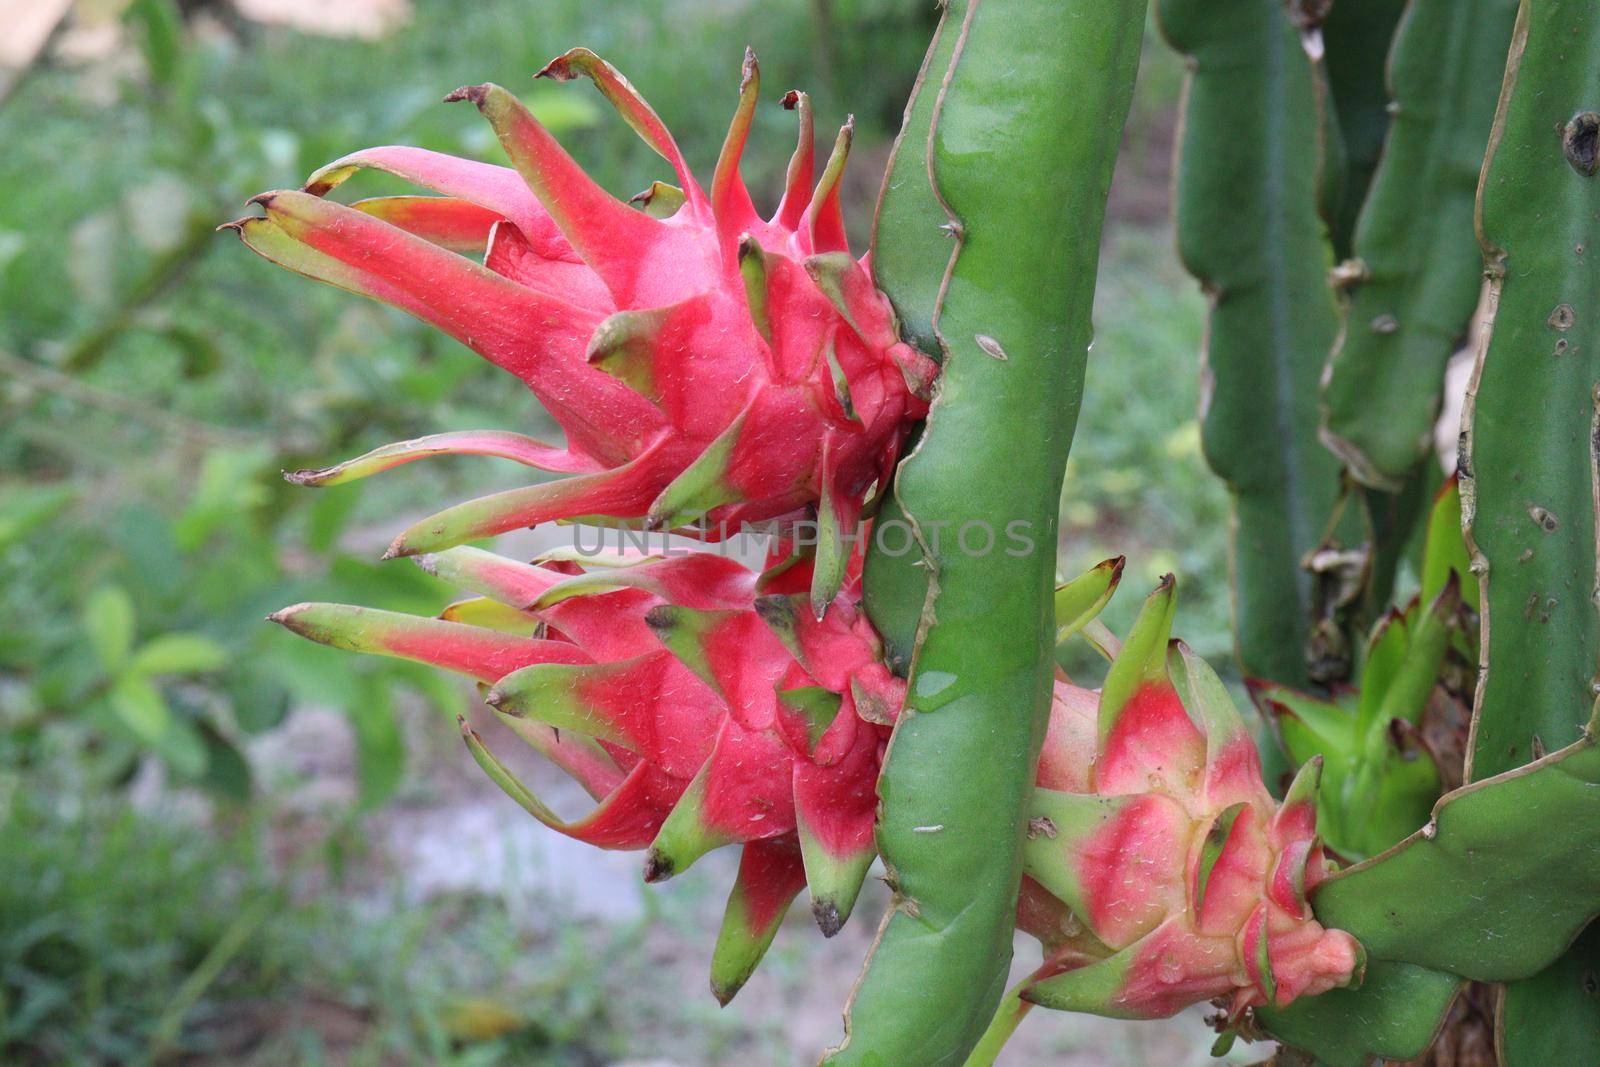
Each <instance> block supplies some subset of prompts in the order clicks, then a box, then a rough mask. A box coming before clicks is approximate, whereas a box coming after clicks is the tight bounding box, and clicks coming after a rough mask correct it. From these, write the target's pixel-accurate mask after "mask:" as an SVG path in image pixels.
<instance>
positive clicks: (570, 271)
mask: <svg viewBox="0 0 1600 1067" xmlns="http://www.w3.org/2000/svg"><path fill="white" fill-rule="evenodd" d="M743 74H744V76H743V80H742V83H741V85H740V90H739V104H738V109H737V110H736V112H735V114H734V118H733V122H732V125H731V126H730V128H729V131H728V135H727V139H726V141H725V142H724V144H723V148H722V152H721V156H720V158H719V159H718V160H717V165H716V171H715V174H714V176H713V178H712V182H711V189H710V192H709V194H708V193H707V192H706V191H704V190H703V189H702V188H701V186H700V185H699V184H698V183H697V182H696V181H695V178H694V175H693V174H692V173H690V170H689V167H688V165H687V164H686V163H685V161H684V158H683V155H682V153H681V152H680V151H679V149H678V146H677V144H676V143H675V142H674V141H673V139H672V136H671V134H670V133H668V131H667V129H666V126H665V125H664V124H663V123H662V121H661V119H660V118H659V117H658V116H657V115H656V113H655V112H654V111H653V110H652V109H651V108H650V105H649V104H648V103H646V102H645V100H644V99H643V98H642V97H641V96H640V95H639V94H638V93H637V91H636V90H635V89H634V88H633V86H632V85H630V84H629V83H628V81H627V80H626V79H625V78H624V77H622V75H621V74H619V73H618V72H617V71H616V70H615V69H614V68H612V67H611V66H610V65H609V64H608V63H606V62H604V61H603V60H601V59H600V58H599V57H597V56H596V55H595V54H594V53H592V52H590V51H588V50H587V49H582V48H577V49H573V50H572V51H569V52H567V53H566V54H564V55H562V56H559V57H557V58H556V59H555V60H553V61H552V62H551V63H550V64H549V65H548V66H546V67H545V68H544V70H542V71H540V72H539V76H541V77H548V78H553V79H556V80H560V81H565V80H569V79H572V78H574V77H578V76H585V77H588V78H590V79H592V80H593V81H594V83H595V85H596V86H597V87H598V88H599V90H600V92H601V93H602V94H603V95H604V96H605V97H606V98H607V99H608V100H609V101H610V102H611V103H612V104H613V105H614V106H615V107H616V108H617V110H618V111H619V112H620V113H621V115H622V117H623V118H624V119H625V120H626V121H627V122H628V124H629V125H630V126H631V127H632V128H633V129H634V130H635V131H636V132H637V133H638V134H639V135H640V136H641V137H642V138H643V139H644V140H645V142H646V143H647V144H649V145H650V147H651V148H652V149H654V150H655V151H656V152H657V153H659V154H660V155H661V156H662V157H664V158H665V159H666V160H667V162H668V163H669V164H671V166H672V169H673V171H674V172H675V173H676V179H677V182H678V185H677V186H670V185H666V184H664V183H661V182H657V183H656V184H655V185H653V186H652V187H651V189H650V190H648V191H647V192H646V193H643V194H640V196H639V197H636V198H635V200H636V201H639V202H641V204H642V206H639V207H633V206H629V205H628V204H625V203H623V202H622V201H620V200H618V199H616V198H614V197H613V196H611V195H610V194H609V193H607V192H606V191H605V190H603V189H602V188H601V187H600V186H598V185H597V184H595V182H594V181H593V180H592V179H590V178H589V177H588V176H587V175H586V174H585V173H584V172H583V171H582V170H581V169H580V168H579V167H578V165H577V164H576V163H575V162H574V161H573V159H572V158H571V157H570V156H569V155H568V154H567V153H566V152H565V150H563V149H562V147H561V146H560V145H559V144H558V143H557V142H556V140H555V139H554V138H553V137H552V136H551V135H550V133H549V132H548V131H547V130H546V129H545V128H544V127H543V126H541V125H540V123H539V121H538V120H537V119H536V118H535V117H534V116H533V115H532V114H531V113H530V112H529V111H528V110H527V108H525V107H524V106H523V105H522V103H521V102H520V101H519V100H518V99H517V98H516V97H515V96H513V95H512V94H511V93H510V92H508V91H506V90H505V89H503V88H500V87H499V86H496V85H478V86H472V87H468V88H463V89H458V90H456V91H455V92H453V93H451V94H450V95H449V96H448V97H446V100H451V101H454V100H465V101H471V102H472V103H473V104H475V105H477V107H478V109H479V111H481V112H482V113H483V115H484V116H485V117H486V118H487V119H488V120H489V122H490V124H491V125H492V126H493V128H494V131H495V133H496V134H497V135H498V136H499V139H500V143H501V144H502V146H503V147H504V149H505V151H506V154H507V156H508V157H509V158H510V160H511V163H512V164H513V166H512V168H506V167H500V166H492V165H489V164H485V163H481V162H476V161H473V160H467V159H459V158H455V157H452V156H448V155H442V154H439V153H436V152H429V151H425V150H422V149H419V148H409V147H399V146H389V147H379V148H369V149H366V150H364V151H360V152H356V153H354V154H352V155H349V156H346V157H344V158H343V159H340V160H337V161H335V162H333V163H331V164H329V165H328V166H326V167H324V168H323V169H321V170H320V171H318V172H317V173H315V174H313V175H312V176H311V178H310V180H309V181H308V182H307V184H306V186H305V189H304V191H279V192H269V193H264V194H262V195H261V196H258V197H256V198H255V201H254V202H255V203H257V204H259V205H260V206H261V207H262V208H263V209H264V210H265V215H264V216H257V217H251V218H246V219H241V220H239V221H237V222H235V223H231V224H230V226H231V228H232V229H234V230H236V231H237V232H238V234H239V236H240V237H241V238H242V239H243V241H244V243H245V244H246V245H248V246H249V247H250V248H251V249H253V250H254V251H256V252H257V253H259V254H261V255H262V256H264V257H266V258H267V259H269V260H272V261H274V262H276V263H279V264H281V265H283V266H285V267H288V268H289V269H291V270H294V271H297V272H299V273H301V274H305V275H308V276H310V277H312V278H316V279H318V280H321V281H325V282H329V283H332V284H334V285H337V286H340V287H342V288H344V289H348V290H352V291H354V292H357V293H362V294H365V295H367V296H371V297H374V298H376V299H379V300H383V301H385V302H387V303H390V304H393V305H396V306H398V307H400V308H402V309H404V310H405V311H408V312H410V313H411V314H413V315H415V316H417V317H418V318H420V319H423V320H424V321H426V322H429V323H431V324H433V325H434V326H437V327H438V328H440V329H442V330H444V331H445V332H446V333H449V334H450V335H452V336H453V337H455V338H457V339H458V340H460V341H462V342H463V343H465V344H466V345H468V346H469V347H471V348H472V349H474V350H475V351H477V352H478V353H479V354H480V355H482V356H484V357H485V358H486V359H488V360H489V361H490V362H492V363H494V364H496V365H498V366H500V367H502V368H504V369H505V370H508V371H510V372H511V373H512V374H515V375H516V376H517V377H518V378H520V379H522V381H523V382H524V383H525V384H526V385H527V386H528V388H529V389H530V390H532V392H533V393H534V395H535V396H536V397H537V398H538V400H539V401H540V402H541V403H542V404H543V405H544V407H545V408H546V409H547V410H548V411H549V413H550V414H551V416H553V417H554V419H555V421H556V422H557V423H558V424H559V425H560V426H561V428H562V430H563V431H564V432H565V434H566V446H565V447H564V448H562V447H556V446H552V445H548V444H544V443H541V442H539V441H536V440H533V439H531V438H528V437H524V436H522V435H519V434H514V433H509V432H498V431H470V432H457V433H445V434H437V435H434V436H430V437H424V438H421V439H418V440H413V441H404V442H400V443H398V444H392V445H388V446H385V447H383V448H380V449H377V450H376V451H374V452H371V453H368V454H367V455H364V456H361V457H358V458H356V459H353V460H350V461H348V462H345V463H341V464H339V465H337V466H334V467H329V468H326V469H322V470H304V471H297V472H294V473H292V474H290V475H289V478H290V480H291V481H294V482H298V483H301V484H306V485H331V484H335V483H338V482H344V481H348V480H351V479H354V478H360V477H364V476H366V475H368V474H372V473H376V472H378V471H382V470H387V469H389V468H391V467H394V466H396V465H398V464H401V463H405V462H408V461H410V460H414V459H418V458H421V457H425V456H434V455H440V454H473V455H491V456H498V457H503V458H507V459H511V460H514V461H517V462H519V463H523V464H526V465H528V466H530V467H535V468H538V469H541V470H544V471H550V472H555V473H559V474H565V475H570V477H567V478H562V479H559V480H555V481H547V482H543V483H541V484H537V485H532V486H529V487H527V488H521V489H514V490H510V491H507V492H502V493H499V494H496V495H492V496H488V497H484V498H481V499H478V500H473V501H469V502H466V503H463V504H459V505H457V506H455V507H452V508H449V509H447V510H445V511H442V512H440V513H438V514H436V515H433V516H431V517H429V518H426V519H424V520H422V521H421V522H419V523H417V524H416V525H414V526H412V527H411V528H410V529H408V530H406V531H405V532H404V533H402V534H401V535H400V536H399V537H398V538H397V539H396V540H395V542H394V544H393V545H392V546H391V548H390V549H389V555H390V556H404V555H414V554H417V553H421V552H431V551H438V550H441V549H444V548H448V547H451V546H454V545H457V544H461V543H464V542H466V541H470V540H473V539H476V538H482V537H487V536H490V535H493V534H498V533H501V532H503V531H506V530H511V529H514V528H517V527H525V526H533V525H536V524H539V523H544V522H550V521H555V520H562V519H571V518H575V517H580V516H607V517H611V518H620V519H641V520H645V521H647V522H648V523H649V524H650V525H651V526H652V527H654V528H665V529H678V530H691V529H692V530H693V531H695V532H696V533H697V534H698V536H701V537H702V538H706V539H716V538H718V537H720V536H722V535H723V533H724V532H726V531H730V530H737V529H739V528H741V527H742V526H744V525H746V524H749V523H755V522H768V521H772V522H776V523H778V524H780V525H781V524H788V523H795V522H802V521H805V522H809V521H814V522H815V523H816V524H817V534H816V536H815V538H814V540H815V542H816V556H817V561H818V562H817V565H816V567H815V568H814V572H813V573H814V585H815V588H814V590H813V599H814V602H815V603H814V606H815V609H816V610H817V611H819V612H820V610H821V609H822V608H823V607H825V606H826V604H827V603H828V602H829V601H830V600H831V599H832V597H833V594H834V593H835V591H836V590H837V588H838V586H839V584H840V582H842V581H843V573H844V568H845V565H846V560H847V558H848V555H849V552H848V540H849V537H850V535H851V533H852V532H853V530H854V527H855V525H856V523H857V521H858V519H859V518H860V516H861V514H862V511H863V508H864V506H865V505H866V504H867V501H868V498H869V496H870V494H871V493H872V492H873V490H874V487H880V486H886V485H887V484H888V482H889V475H890V473H891V472H892V470H893V467H894V464H895V462H896V460H897V458H898V456H899V454H900V450H901V447H902V445H903V443H904V440H905V436H906V433H907V432H908V430H909V429H910V427H911V426H912V425H913V424H914V423H915V422H916V421H917V420H918V419H920V418H921V417H922V416H923V415H924V414H925V413H926V411H927V398H928V396H929V394H930V388H931V384H932V381H933V379H934V376H935V374H936V372H937V366H936V365H935V364H934V363H933V362H932V361H931V360H929V359H928V358H927V357H926V356H924V355H922V354H921V353H919V352H917V351H916V350H915V349H913V348H911V347H910V346H908V345H906V344H904V343H902V342H901V341H900V339H899V335H898V327H897V324H896V322H895V318H894V314H893V311H892V309H891V308H890V306H889V302H888V300H887V299H886V298H885V297H884V296H883V295H882V294H881V293H879V292H878V291H877V289H876V288H875V287H874V285H873V280H872V276H871V273H870V268H869V263H868V261H867V259H866V258H862V259H859V260H858V259H856V258H854V257H852V255H851V254H850V252H849V246H848V242H847V240H846V235H845V225H844V218H843V215H842V212H841V208H840V184H839V183H840V176H841V174H842V172H843V170H844V166H845V160H846V157H847V156H848V154H849V149H850V141H851V130H852V126H851V123H849V122H847V123H846V124H845V126H844V128H843V129H841V130H840V132H839V136H838V139H837V141H836V142H835V143H834V147H833V152H832V155H831V157H830V158H829V159H828V161H827V163H826V165H825V166H824V167H823V169H822V172H821V175H820V177H819V178H818V179H817V181H816V185H815V188H812V178H813V171H814V169H815V162H814V153H813V134H812V120H811V111H810V105H809V103H808V101H807V98H806V96H805V95H804V94H803V93H797V92H791V93H789V94H788V95H786V96H785V97H784V98H783V102H784V106H785V107H788V108H790V109H793V110H795V111H797V112H798V115H799V119H800V139H799V147H798V148H797V150H796V151H795V153H794V156H793V158H792V159H791V161H790V163H789V168H788V177H787V184H786V188H785V190H784V194H783V199H782V201H781V203H780V204H779V206H778V209H777V211H776V213H775V214H774V215H773V217H772V218H770V219H763V218H761V217H760V216H759V215H758V214H757V212H756V210H755V208H754V207H753V205H752V202H751V198H750V194H749V192H748V191H747V190H746V188H745V186H744V183H743V181H742V179H741V177H740V173H739V165H740V159H741V156H742V155H743V152H744V148H745V142H746V140H747V138H748V135H749V132H750V125H751V120H752V118H753V116H754V114H755V108H756V104H757V99H758V94H759V88H760V78H759V71H758V68H757V65H756V61H755V57H754V55H753V54H751V53H749V52H748V51H747V52H746V55H745V62H744V71H743ZM362 168H374V169H377V170H382V171H387V172H389V173H391V174H395V175H398V176H400V177H402V178H404V179H407V180H409V181H411V182H414V183H415V184H417V185H420V186H423V187H426V188H429V189H432V190H434V191H435V192H437V193H440V194H443V195H442V196H436V197H425V196H400V197H382V198H376V199H370V200H364V201H361V202H359V203H356V204H354V205H350V206H347V205H344V204H340V203H336V202H333V201H330V200H327V199H324V197H325V196H326V194H327V193H329V192H330V191H332V190H333V189H335V188H336V187H337V186H339V185H340V184H341V183H342V182H344V181H345V180H346V179H348V178H349V177H350V176H351V175H352V174H354V173H356V172H357V171H358V170H360V169H362ZM468 257H474V258H477V257H481V258H482V264H481V265H480V264H479V263H477V262H474V261H473V259H471V258H468Z"/></svg>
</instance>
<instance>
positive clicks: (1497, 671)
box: [1462, 0, 1600, 1067]
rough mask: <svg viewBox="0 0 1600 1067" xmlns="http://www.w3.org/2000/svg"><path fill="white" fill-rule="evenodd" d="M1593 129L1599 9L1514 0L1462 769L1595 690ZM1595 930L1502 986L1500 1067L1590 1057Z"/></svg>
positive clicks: (1487, 211) (1599, 376) (1568, 726)
mask: <svg viewBox="0 0 1600 1067" xmlns="http://www.w3.org/2000/svg"><path fill="white" fill-rule="evenodd" d="M1597 138H1600V9H1597V8H1596V6H1595V5H1594V4H1593V3H1591V2H1588V0H1525V2H1524V3H1523V5H1522V9H1521V12H1520V14H1519V16H1518V20H1517V26H1516V33H1515V37H1514V40H1513V44H1512V48H1511V63H1510V65H1509V67H1508V69H1507V73H1506V80H1505V88H1504V92H1503V94H1502V97H1501V101H1500V109H1499V113H1498V115H1497V117H1496V120H1495V125H1494V132H1493V135H1492V137H1491V141H1490V155H1489V158H1488V160H1487V162H1486V163H1485V165H1484V172H1483V185H1482V188H1481V191H1480V193H1479V200H1478V229H1479V236H1480V238H1481V240H1482V242H1483V246H1484V251H1485V254H1486V256H1487V259H1488V263H1489V278H1490V283H1491V293H1490V299H1491V311H1492V314H1493V317H1494V321H1493V328H1492V331H1491V332H1490V334H1489V340H1488V343H1487V345H1486V346H1485V347H1484V348H1483V349H1482V350H1481V351H1480V352H1479V355H1478V362H1477V366H1476V368H1475V372H1474V375H1473V381H1472V385H1471V387H1470V390H1469V396H1468V410H1467V418H1466V425H1465V429H1464V434H1463V443H1462V489H1463V503H1464V506H1465V512H1466V514H1465V522H1466V527H1467V531H1468V536H1469V538H1470V541H1471V544H1472V547H1473V550H1474V552H1475V554H1476V563H1477V565H1478V566H1479V567H1480V568H1482V569H1483V572H1484V573H1483V601H1482V611H1483V628H1482V632H1483V649H1482V663H1483V666H1484V672H1483V674H1482V676H1481V678H1480V682H1479V688H1478V700H1477V714H1476V717H1475V719H1474V722H1473V732H1472V738H1471V745H1470V752H1469V755H1468V760H1469V763H1468V771H1469V776H1470V777H1471V778H1473V779H1483V778H1487V777H1489V776H1490V775H1494V774H1498V773H1500V772H1503V771H1506V770H1509V769H1511V768H1515V767H1517V766H1519V765H1521V764H1524V763H1527V762H1528V761H1529V760H1531V759H1534V758H1536V757H1538V756H1540V755H1542V754H1543V753H1544V752H1545V751H1547V750H1548V751H1554V750H1555V749H1557V748H1558V747H1560V746H1562V745H1565V744H1568V743H1570V742H1571V741H1572V740H1573V739H1574V738H1575V737H1576V736H1578V731H1579V729H1580V728H1581V726H1582V725H1583V723H1584V722H1585V721H1586V720H1587V719H1588V718H1589V708H1590V707H1591V705H1592V704H1593V702H1594V697H1595V684H1596V676H1597V675H1596V669H1597V667H1600V615H1597V613H1596V610H1595V600H1594V590H1595V584H1596V558H1595V553H1596V518H1595V515H1596V508H1597V506H1600V496H1597V481H1596V480H1597V478H1600V451H1597V448H1600V446H1597V443H1596V442H1597V436H1596V433H1597V429H1600V415H1597V412H1600V406H1597V403H1596V397H1597V396H1600V392H1597V388H1600V385H1597V383H1600V256H1597V253H1600V177H1597V174H1596V172H1597V169H1600V158H1597V154H1596V152H1597V149H1596V144H1597ZM1551 817H1552V818H1572V817H1573V813H1572V812H1571V811H1570V810H1568V809H1561V810H1560V811H1559V812H1557V811H1556V810H1555V809H1552V811H1551ZM1595 943H1596V939H1595V937H1593V936H1590V937H1589V938H1587V940H1580V942H1579V944H1578V945H1577V946H1575V947H1574V948H1573V949H1572V950H1571V951H1570V952H1569V953H1568V955H1567V956H1566V957H1565V958H1564V959H1563V960H1562V961H1559V962H1558V963H1557V964H1556V965H1555V966H1554V967H1552V968H1551V969H1550V970H1548V971H1546V972H1544V973H1542V974H1539V975H1535V976H1533V977H1530V978H1527V979H1525V980H1523V981H1517V982H1511V983H1509V984H1508V985H1507V986H1506V989H1505V994H1504V999H1503V1002H1502V1010H1501V1017H1500V1020H1499V1028H1500V1032H1499V1034H1498V1040H1497V1044H1498V1045H1499V1049H1500V1055H1501V1057H1502V1062H1503V1064H1504V1065H1505V1067H1530V1065H1533V1067H1541V1065H1545V1064H1551V1063H1595V1062H1600V1025H1596V1024H1595V1023H1594V1022H1593V1020H1595V1019H1596V1018H1597V1017H1600V1011H1597V1007H1596V1002H1595V996H1594V992H1593V973H1594V958H1593V952H1594V945H1595ZM1585 946H1586V947H1587V951H1588V952H1589V954H1590V955H1589V956H1588V957H1587V958H1585V957H1584V956H1583V955H1582V953H1583V951H1584V948H1585ZM1586 975H1587V978H1586ZM1586 982H1587V983H1588V984H1586ZM1552 1023H1555V1025H1551V1024H1552Z"/></svg>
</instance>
